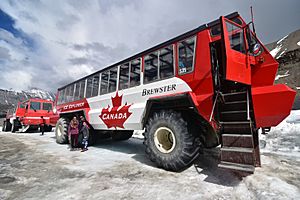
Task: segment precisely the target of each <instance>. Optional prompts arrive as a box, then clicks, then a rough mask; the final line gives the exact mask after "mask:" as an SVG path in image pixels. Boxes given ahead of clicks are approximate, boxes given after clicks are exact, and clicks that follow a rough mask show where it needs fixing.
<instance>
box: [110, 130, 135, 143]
mask: <svg viewBox="0 0 300 200" xmlns="http://www.w3.org/2000/svg"><path fill="white" fill-rule="evenodd" d="M132 135H133V131H115V132H114V133H112V134H111V137H112V139H113V140H115V141H122V140H128V139H129V138H131V136H132Z"/></svg>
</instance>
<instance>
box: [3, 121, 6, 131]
mask: <svg viewBox="0 0 300 200" xmlns="http://www.w3.org/2000/svg"><path fill="white" fill-rule="evenodd" d="M5 127H6V121H3V126H2V132H5Z"/></svg>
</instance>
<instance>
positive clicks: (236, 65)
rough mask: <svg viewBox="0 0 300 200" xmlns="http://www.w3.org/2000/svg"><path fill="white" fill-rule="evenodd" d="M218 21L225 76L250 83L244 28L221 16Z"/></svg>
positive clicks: (228, 78)
mask: <svg viewBox="0 0 300 200" xmlns="http://www.w3.org/2000/svg"><path fill="white" fill-rule="evenodd" d="M220 23H221V41H222V46H223V52H222V54H223V55H224V57H223V59H222V60H223V63H224V64H223V66H224V67H225V78H226V80H230V81H234V82H239V83H243V84H247V85H251V67H250V62H249V56H248V55H247V50H246V40H245V38H246V37H245V35H246V34H245V32H244V30H245V29H244V28H243V27H242V26H240V25H238V24H237V23H235V22H233V21H231V20H228V19H226V18H225V17H223V16H222V17H221V18H220Z"/></svg>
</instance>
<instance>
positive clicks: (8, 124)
mask: <svg viewBox="0 0 300 200" xmlns="http://www.w3.org/2000/svg"><path fill="white" fill-rule="evenodd" d="M52 107H53V101H52V100H49V99H39V98H31V99H28V100H26V101H21V102H18V105H17V107H16V108H15V109H9V110H8V111H7V112H6V116H5V120H4V121H3V126H2V131H11V132H16V131H19V130H20V131H21V132H27V131H37V130H38V129H39V128H40V131H41V128H43V129H44V131H46V132H50V131H52V125H55V124H56V121H52V122H51V121H50V117H51V119H52V118H53V111H52ZM41 124H42V126H43V127H41Z"/></svg>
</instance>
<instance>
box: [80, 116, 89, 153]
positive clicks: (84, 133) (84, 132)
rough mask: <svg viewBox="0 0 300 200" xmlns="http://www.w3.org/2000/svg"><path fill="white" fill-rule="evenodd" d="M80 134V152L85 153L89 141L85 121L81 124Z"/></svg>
mask: <svg viewBox="0 0 300 200" xmlns="http://www.w3.org/2000/svg"><path fill="white" fill-rule="evenodd" d="M80 132H81V133H82V136H83V139H82V147H81V152H84V151H87V150H88V148H87V146H88V141H89V127H88V125H87V123H86V122H85V121H83V123H82V128H81V130H80Z"/></svg>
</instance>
